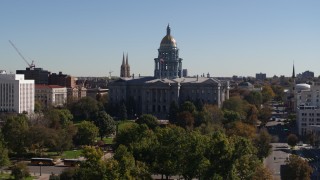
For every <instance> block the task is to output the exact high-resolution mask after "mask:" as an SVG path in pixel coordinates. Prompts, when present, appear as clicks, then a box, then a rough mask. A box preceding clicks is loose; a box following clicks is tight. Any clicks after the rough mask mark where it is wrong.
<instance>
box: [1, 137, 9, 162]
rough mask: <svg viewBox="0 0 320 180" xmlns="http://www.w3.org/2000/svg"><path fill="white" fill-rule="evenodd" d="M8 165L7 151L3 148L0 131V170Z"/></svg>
mask: <svg viewBox="0 0 320 180" xmlns="http://www.w3.org/2000/svg"><path fill="white" fill-rule="evenodd" d="M9 164H10V161H9V157H8V149H7V148H6V147H5V142H4V140H3V135H2V132H1V131H0V168H1V167H3V166H6V165H9Z"/></svg>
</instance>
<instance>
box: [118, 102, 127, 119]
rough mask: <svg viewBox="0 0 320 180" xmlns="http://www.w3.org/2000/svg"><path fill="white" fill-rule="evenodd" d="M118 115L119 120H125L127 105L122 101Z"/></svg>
mask: <svg viewBox="0 0 320 180" xmlns="http://www.w3.org/2000/svg"><path fill="white" fill-rule="evenodd" d="M119 117H120V119H121V120H126V119H127V118H128V115H127V107H126V105H125V104H124V103H122V104H121V106H120V108H119Z"/></svg>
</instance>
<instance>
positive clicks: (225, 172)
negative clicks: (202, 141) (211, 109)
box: [203, 132, 234, 180]
mask: <svg viewBox="0 0 320 180" xmlns="http://www.w3.org/2000/svg"><path fill="white" fill-rule="evenodd" d="M233 148H234V147H233V146H232V144H231V143H230V141H229V139H228V138H227V136H226V135H225V134H224V133H222V132H214V133H213V134H212V135H211V136H210V140H209V143H208V148H207V150H206V155H205V156H206V157H207V158H208V160H209V162H210V164H209V167H208V168H207V170H206V172H205V173H204V174H203V179H221V180H222V179H228V177H229V174H230V171H231V169H232V164H233V162H232V160H231V159H232V155H233V151H234V150H233Z"/></svg>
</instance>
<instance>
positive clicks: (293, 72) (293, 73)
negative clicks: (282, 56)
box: [292, 62, 296, 78]
mask: <svg viewBox="0 0 320 180" xmlns="http://www.w3.org/2000/svg"><path fill="white" fill-rule="evenodd" d="M292 78H296V73H295V71H294V62H293V69H292Z"/></svg>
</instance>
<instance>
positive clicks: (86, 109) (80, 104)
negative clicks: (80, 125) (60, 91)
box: [71, 96, 99, 120]
mask: <svg viewBox="0 0 320 180" xmlns="http://www.w3.org/2000/svg"><path fill="white" fill-rule="evenodd" d="M98 111H99V106H98V101H97V100H95V99H93V98H91V97H89V96H87V97H83V98H81V99H80V100H79V101H77V102H74V103H73V104H72V105H71V112H72V114H73V116H74V117H75V118H76V119H77V120H84V119H91V118H92V117H93V116H94V115H95V114H96V113H97V112H98Z"/></svg>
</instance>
